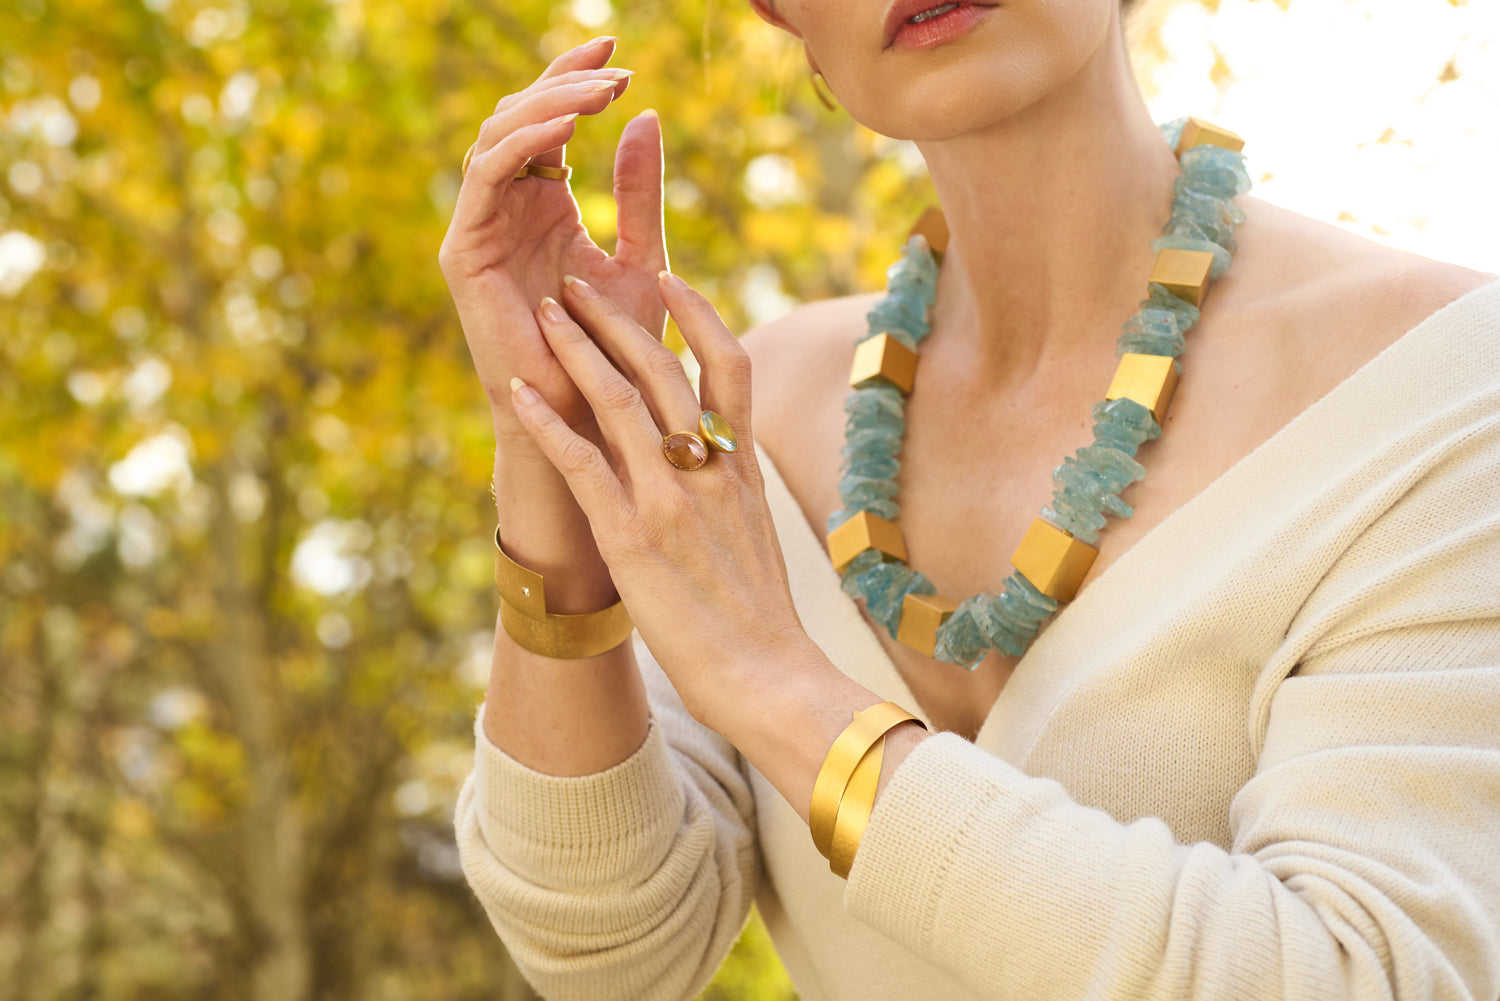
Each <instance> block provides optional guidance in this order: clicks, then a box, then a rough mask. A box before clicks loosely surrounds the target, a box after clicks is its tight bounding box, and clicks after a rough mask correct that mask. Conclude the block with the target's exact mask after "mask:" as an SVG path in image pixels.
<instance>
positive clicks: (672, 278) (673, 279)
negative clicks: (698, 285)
mask: <svg viewBox="0 0 1500 1001" xmlns="http://www.w3.org/2000/svg"><path fill="white" fill-rule="evenodd" d="M656 278H657V280H658V281H660V282H661V283H662V284H663V285H665V286H666V287H667V288H687V282H685V281H683V280H682V279H681V278H678V277H677V276H676V275H674V274H672V272H670V271H658V272H657V274H656Z"/></svg>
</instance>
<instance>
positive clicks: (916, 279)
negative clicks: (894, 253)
mask: <svg viewBox="0 0 1500 1001" xmlns="http://www.w3.org/2000/svg"><path fill="white" fill-rule="evenodd" d="M928 256H929V260H930V259H931V255H928ZM885 277H886V287H887V288H888V289H889V290H890V291H892V292H896V293H900V294H902V295H908V296H911V297H913V298H914V299H915V300H916V301H917V302H918V303H920V304H921V305H922V307H923V308H924V309H925V308H927V307H928V306H931V305H932V304H933V302H934V301H936V299H937V270H936V268H932V269H931V270H929V269H928V268H925V267H923V266H922V263H921V262H920V261H918V260H917V259H916V258H915V257H913V256H911V255H910V254H908V255H907V256H905V257H902V258H901V259H900V260H899V261H897V262H896V263H895V264H892V265H891V266H890V267H889V268H887V269H886V271H885Z"/></svg>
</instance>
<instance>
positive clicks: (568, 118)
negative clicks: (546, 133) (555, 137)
mask: <svg viewBox="0 0 1500 1001" xmlns="http://www.w3.org/2000/svg"><path fill="white" fill-rule="evenodd" d="M577 117H578V112H576V111H575V112H573V113H572V114H571V115H560V116H558V117H557V118H554V119H552V120H551V121H550V122H548V123H547V124H548V125H561V124H563V123H564V122H571V121H572V120H573V119H575V118H577Z"/></svg>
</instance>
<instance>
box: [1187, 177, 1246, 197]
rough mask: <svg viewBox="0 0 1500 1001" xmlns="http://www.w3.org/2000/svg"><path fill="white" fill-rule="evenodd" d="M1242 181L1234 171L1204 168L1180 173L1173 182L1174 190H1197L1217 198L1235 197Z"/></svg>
mask: <svg viewBox="0 0 1500 1001" xmlns="http://www.w3.org/2000/svg"><path fill="white" fill-rule="evenodd" d="M1239 186H1240V181H1239V178H1238V177H1237V176H1235V174H1234V172H1233V171H1229V170H1202V171H1198V172H1197V173H1194V174H1178V175H1177V180H1175V181H1173V182H1172V191H1173V193H1174V194H1175V193H1176V192H1178V191H1183V190H1188V191H1197V192H1199V193H1201V194H1205V195H1213V196H1214V197H1215V198H1233V197H1234V196H1235V195H1236V194H1238V193H1239Z"/></svg>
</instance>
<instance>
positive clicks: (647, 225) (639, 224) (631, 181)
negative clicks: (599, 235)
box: [615, 110, 667, 274]
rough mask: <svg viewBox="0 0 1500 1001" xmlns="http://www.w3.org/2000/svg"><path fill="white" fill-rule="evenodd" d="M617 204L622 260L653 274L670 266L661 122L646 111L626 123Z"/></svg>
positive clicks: (617, 247) (618, 250) (619, 155)
mask: <svg viewBox="0 0 1500 1001" xmlns="http://www.w3.org/2000/svg"><path fill="white" fill-rule="evenodd" d="M615 204H616V205H617V206H618V207H619V223H618V226H617V231H618V232H619V237H618V239H617V240H616V242H615V256H616V257H618V258H619V259H620V263H622V264H624V265H626V266H627V267H630V268H632V269H639V270H642V271H645V272H646V273H648V274H650V273H651V272H654V271H661V270H662V269H663V268H665V267H666V266H667V244H666V237H665V229H664V227H663V223H662V152H661V121H660V119H658V118H657V115H656V112H655V111H650V110H648V111H643V112H642V113H641V114H639V115H637V116H636V117H635V118H632V119H631V120H630V121H629V122H628V123H626V125H625V131H624V132H622V133H621V134H620V146H619V149H618V151H617V152H616V153H615Z"/></svg>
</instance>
